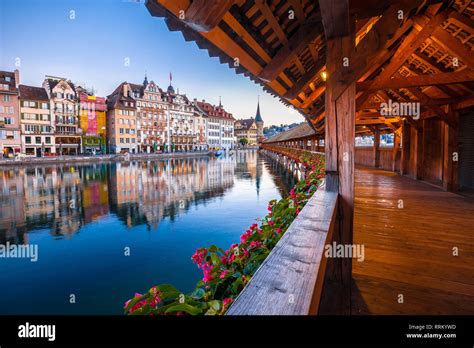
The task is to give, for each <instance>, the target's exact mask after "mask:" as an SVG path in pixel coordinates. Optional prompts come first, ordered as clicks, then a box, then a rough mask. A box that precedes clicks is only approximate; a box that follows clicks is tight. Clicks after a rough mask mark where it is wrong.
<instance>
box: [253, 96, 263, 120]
mask: <svg viewBox="0 0 474 348" xmlns="http://www.w3.org/2000/svg"><path fill="white" fill-rule="evenodd" d="M255 121H256V122H262V123H263V119H262V115H260V96H258V101H257V114H256V115H255Z"/></svg>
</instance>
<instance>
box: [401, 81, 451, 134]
mask: <svg viewBox="0 0 474 348" xmlns="http://www.w3.org/2000/svg"><path fill="white" fill-rule="evenodd" d="M408 90H409V91H410V92H411V93H412V94H413V95H414V96H415V97H416V98H417V99H418V100H419V101H420V102H421V103H422V106H425V103H426V104H427V105H426V107H427V108H428V109H430V110H431V111H433V112H434V113H435V114H436V115H437V116H438V117H439V118H440V119H441V120H443V121H444V122H446V123H447V124H448V125H449V126H451V127H456V124H455V122H454V120H453V119H452V117H451V116H452V115H450V114H449V112H445V111H444V110H443V109H442V108H441V107H439V106H436V105H428V102H429V101H430V99H431V98H430V97H428V96H427V95H426V94H424V93H423V92H422V91H420V90H418V89H417V88H408Z"/></svg>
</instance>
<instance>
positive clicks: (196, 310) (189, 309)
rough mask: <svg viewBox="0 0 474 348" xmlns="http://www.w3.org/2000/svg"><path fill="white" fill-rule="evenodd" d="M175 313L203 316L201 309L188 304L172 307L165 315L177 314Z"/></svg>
mask: <svg viewBox="0 0 474 348" xmlns="http://www.w3.org/2000/svg"><path fill="white" fill-rule="evenodd" d="M175 312H186V313H188V314H191V315H198V314H201V310H200V309H199V308H196V307H193V306H190V305H188V304H187V303H180V304H177V305H176V306H172V307H170V308H168V309H167V310H166V312H165V313H175Z"/></svg>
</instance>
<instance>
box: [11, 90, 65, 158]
mask: <svg viewBox="0 0 474 348" xmlns="http://www.w3.org/2000/svg"><path fill="white" fill-rule="evenodd" d="M18 89H19V99H20V127H21V144H22V149H21V152H22V153H23V154H25V155H28V156H36V157H43V156H49V155H53V154H55V153H56V145H55V144H56V141H55V136H54V132H53V123H52V117H51V107H50V101H49V97H48V94H47V93H46V90H45V89H44V88H43V87H33V86H26V85H20V86H19V87H18Z"/></svg>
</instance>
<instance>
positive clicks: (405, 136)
mask: <svg viewBox="0 0 474 348" xmlns="http://www.w3.org/2000/svg"><path fill="white" fill-rule="evenodd" d="M410 138H411V126H410V124H409V123H408V122H406V121H405V122H403V125H402V157H401V159H400V174H402V175H406V174H408V166H409V163H410V140H411V139H410Z"/></svg>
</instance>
